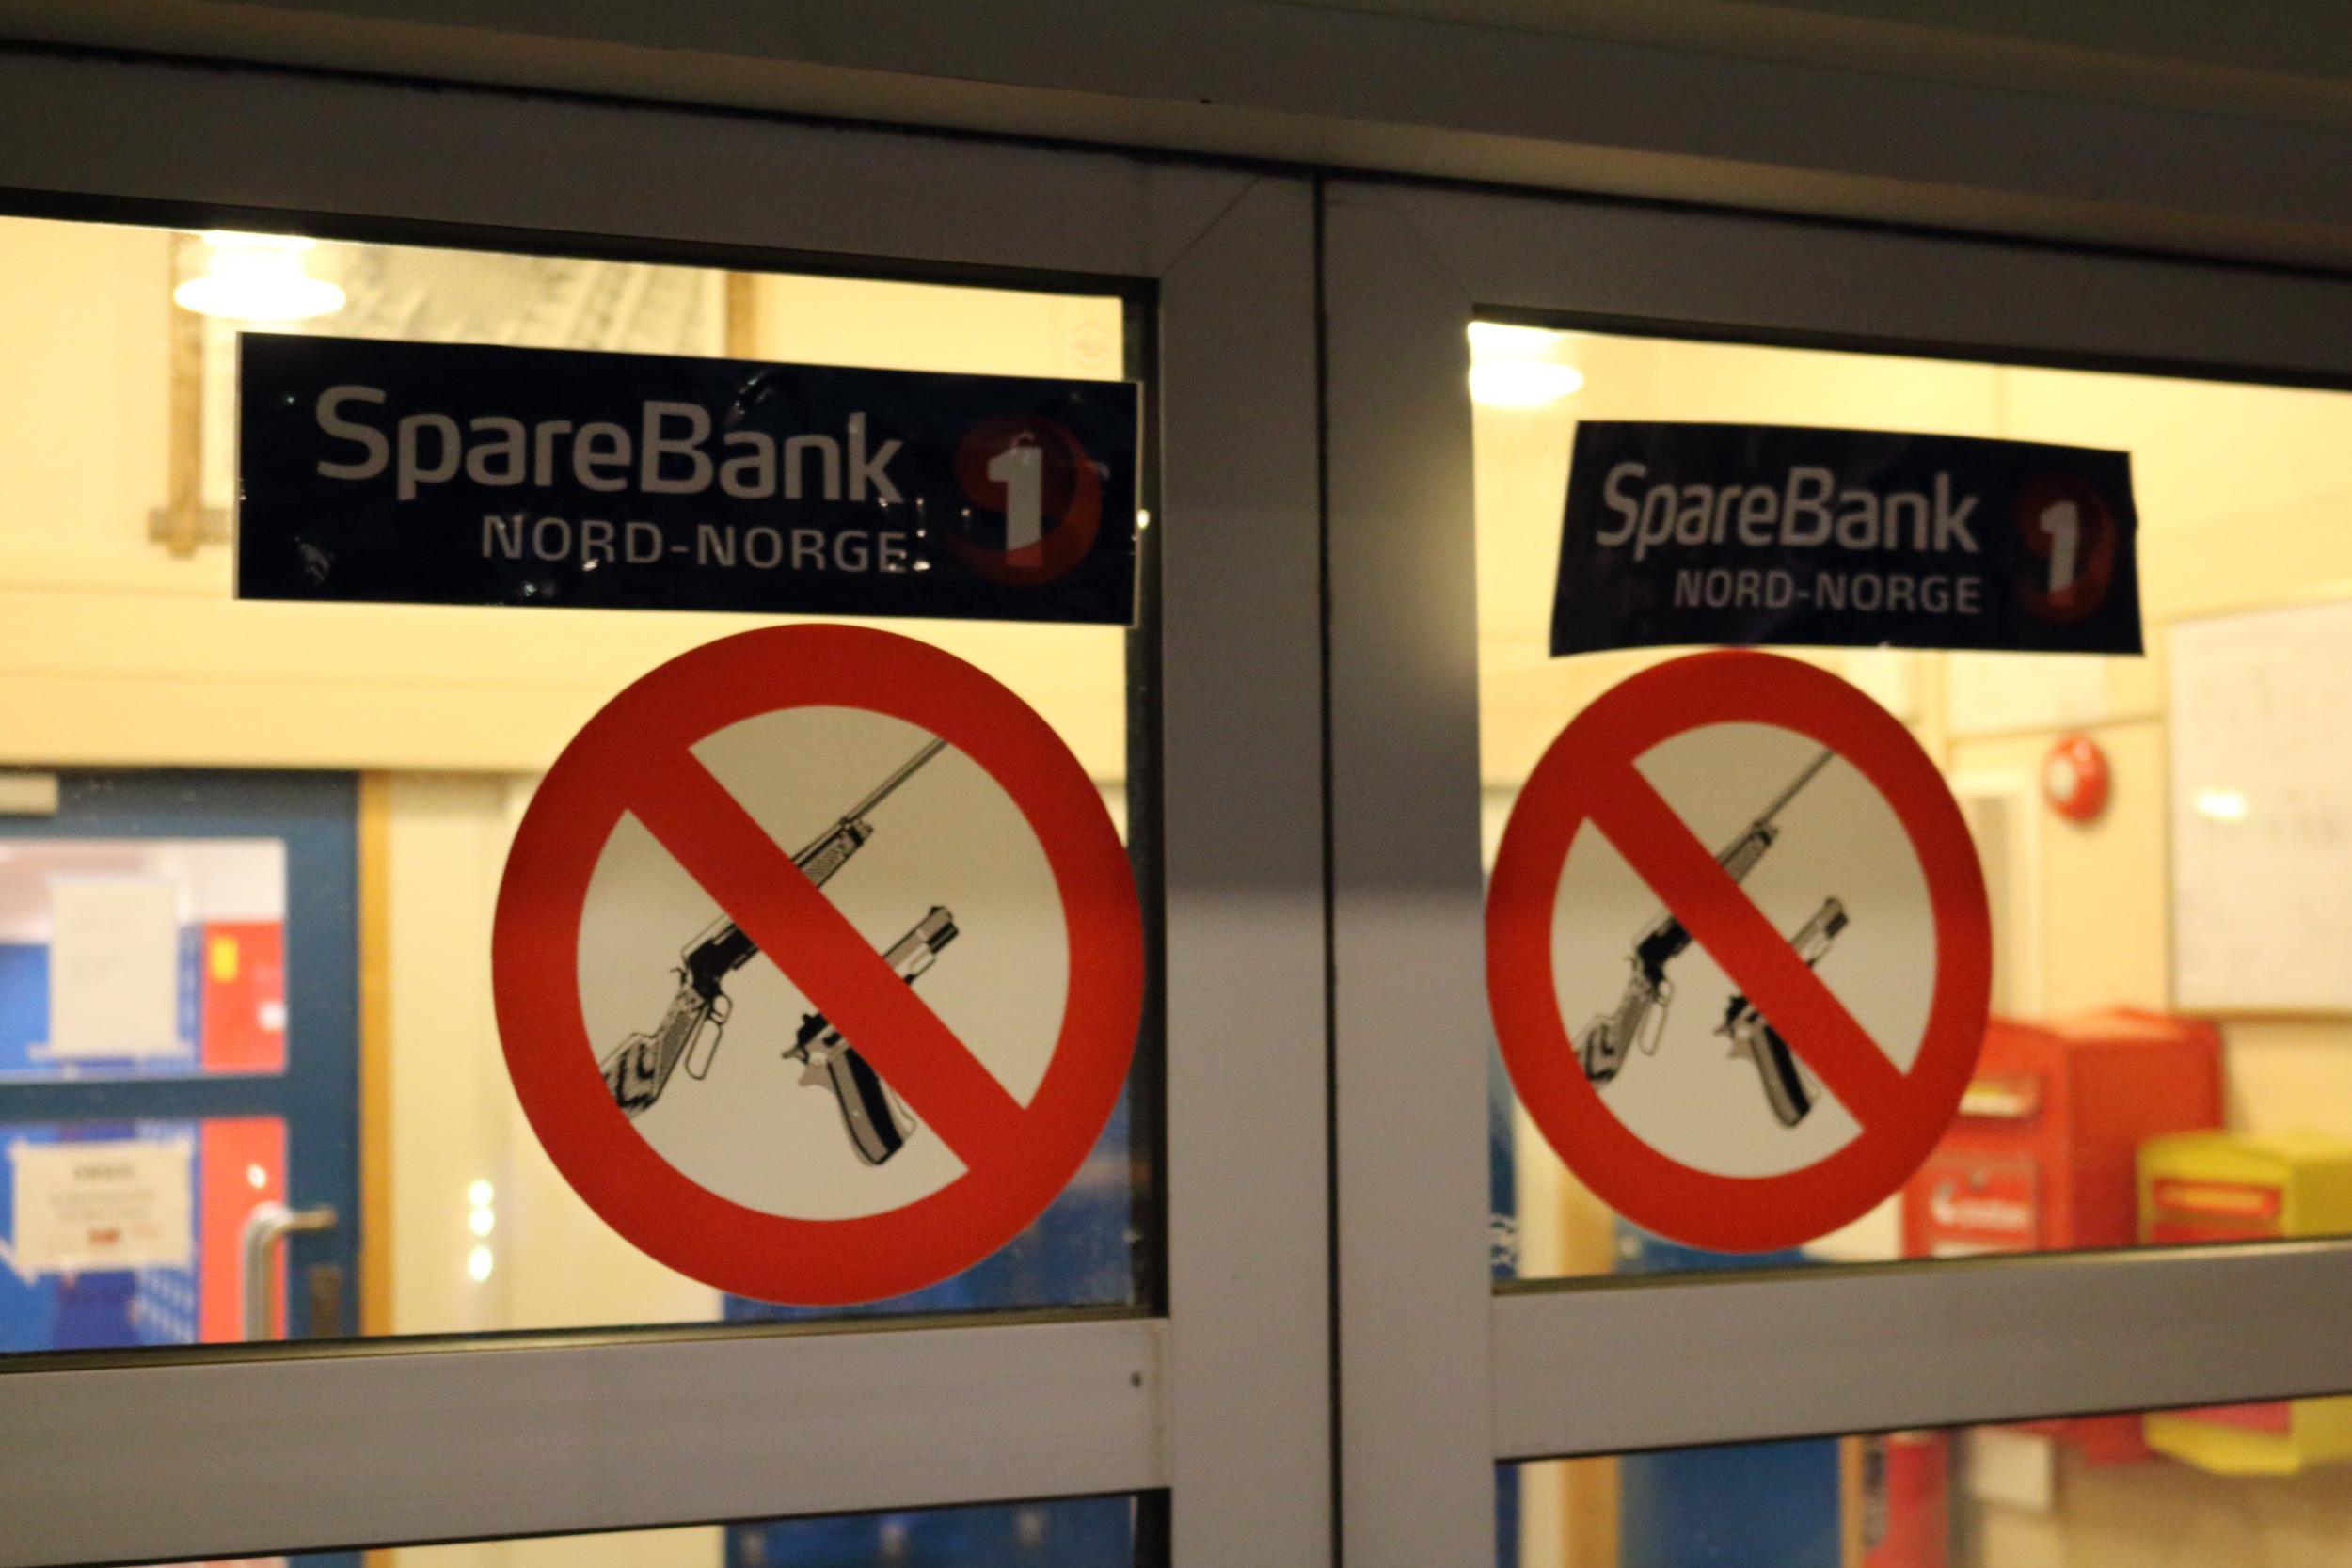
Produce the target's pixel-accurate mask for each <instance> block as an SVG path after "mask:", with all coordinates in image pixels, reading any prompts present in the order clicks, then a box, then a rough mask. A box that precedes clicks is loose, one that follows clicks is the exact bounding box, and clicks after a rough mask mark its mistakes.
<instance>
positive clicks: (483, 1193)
mask: <svg viewBox="0 0 2352 1568" xmlns="http://www.w3.org/2000/svg"><path fill="white" fill-rule="evenodd" d="M496 1196H498V1194H497V1192H496V1190H495V1189H493V1188H492V1187H491V1185H490V1184H489V1183H488V1182H487V1181H485V1180H482V1179H481V1178H480V1177H478V1176H477V1177H475V1178H474V1179H473V1180H472V1181H471V1182H469V1184H468V1185H467V1187H466V1201H467V1202H468V1203H470V1204H472V1205H473V1206H474V1207H475V1208H477V1209H487V1208H488V1207H489V1206H490V1199H492V1198H493V1197H496Z"/></svg>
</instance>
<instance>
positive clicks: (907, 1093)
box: [628, 752, 1025, 1170]
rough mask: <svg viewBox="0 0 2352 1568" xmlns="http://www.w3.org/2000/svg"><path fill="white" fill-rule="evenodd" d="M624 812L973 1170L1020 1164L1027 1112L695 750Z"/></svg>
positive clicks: (634, 793) (634, 792) (644, 785)
mask: <svg viewBox="0 0 2352 1568" xmlns="http://www.w3.org/2000/svg"><path fill="white" fill-rule="evenodd" d="M628 802H629V809H630V810H631V811H632V812H634V813H635V814H636V816H637V819H638V820H639V821H641V822H643V823H644V825H645V826H646V828H647V829H649V830H650V831H651V832H652V833H653V836H654V837H655V838H657V839H659V840H660V843H661V847H663V848H665V849H667V850H668V851H669V852H670V853H671V854H672V855H673V856H674V857H675V859H676V860H677V863H678V864H680V865H681V866H683V867H685V868H686V872H687V874H688V875H689V876H691V877H692V878H693V879H694V880H695V881H697V882H699V883H701V884H702V887H703V890H704V891H705V892H707V893H708V894H709V895H711V896H712V897H713V898H715V899H717V900H718V901H719V907H720V908H721V909H723V910H724V911H726V913H727V918H728V919H730V920H732V921H734V922H735V923H736V924H737V925H738V926H740V927H743V929H744V930H745V931H747V932H749V933H750V935H751V939H752V940H753V941H754V942H757V943H758V944H759V951H760V952H761V954H762V955H764V956H765V957H766V958H767V959H768V960H769V961H770V962H771V963H772V964H774V965H775V966H776V967H777V968H778V969H780V970H782V971H783V972H784V974H785V977H786V978H787V979H788V980H790V981H791V982H792V983H793V984H794V985H795V986H798V987H799V988H800V990H801V994H802V995H803V996H805V997H807V998H808V999H809V1001H810V1002H812V1003H813V1004H815V1005H816V1007H817V1009H818V1011H819V1012H821V1013H823V1014H824V1015H825V1017H826V1019H827V1020H829V1021H830V1022H832V1023H833V1025H834V1028H836V1029H839V1030H840V1031H841V1037H842V1038H843V1039H845V1040H847V1041H848V1042H849V1043H850V1044H851V1045H853V1046H855V1047H857V1049H858V1050H859V1051H860V1052H862V1053H864V1054H865V1056H866V1061H867V1062H869V1063H871V1064H872V1066H873V1069H874V1070H875V1071H876V1072H878V1073H880V1074H881V1075H882V1080H883V1082H885V1083H887V1084H888V1085H890V1086H891V1087H892V1088H894V1089H896V1090H897V1091H898V1094H899V1096H900V1097H901V1098H902V1099H904V1100H905V1101H906V1102H907V1104H908V1106H909V1107H910V1108H911V1109H912V1110H913V1111H914V1114H915V1115H916V1116H918V1117H922V1118H923V1121H924V1123H925V1124H926V1125H927V1126H929V1127H930V1129H931V1130H932V1131H934V1132H937V1133H938V1134H939V1135H940V1136H941V1137H942V1138H945V1139H946V1141H947V1147H948V1148H952V1149H953V1150H955V1152H956V1157H957V1158H958V1159H960V1160H961V1161H962V1162H963V1164H964V1165H965V1166H966V1168H968V1169H973V1170H977V1169H979V1168H980V1167H982V1166H984V1165H992V1164H995V1163H996V1162H999V1161H1003V1160H1009V1159H1017V1158H1019V1150H1020V1148H1021V1147H1022V1146H1021V1142H1020V1139H1021V1133H1022V1127H1021V1120H1022V1117H1023V1116H1024V1115H1025V1113H1024V1112H1023V1110H1022V1108H1021V1102H1020V1101H1016V1100H1015V1099H1013V1098H1012V1096H1011V1095H1009V1094H1008V1093H1007V1092H1005V1086H1004V1085H1002V1084H999V1083H998V1082H997V1081H996V1078H995V1075H994V1074H993V1073H992V1072H990V1071H989V1070H988V1069H987V1068H985V1067H983V1066H981V1065H980V1062H979V1059H978V1058H977V1057H976V1056H974V1055H973V1054H972V1053H971V1052H969V1051H967V1050H966V1049H964V1045H963V1042H962V1041H961V1040H959V1039H958V1038H956V1037H955V1034H954V1033H953V1032H952V1031H951V1030H949V1029H948V1027H947V1026H946V1024H945V1023H942V1022H940V1020H939V1015H938V1014H937V1013H934V1012H932V1011H931V1009H930V1006H927V1005H926V1004H925V1003H924V1001H923V999H922V998H921V997H920V996H918V995H916V994H915V991H914V987H912V986H910V985H908V984H907V983H906V982H905V981H904V980H902V979H900V978H899V977H898V974H897V972H896V971H894V970H893V969H892V968H891V967H890V965H889V964H888V963H886V962H884V961H883V959H882V955H881V954H879V953H877V952H875V951H874V949H873V948H872V946H870V945H869V944H868V943H867V942H866V939H865V938H864V937H862V936H860V935H858V932H857V928H856V927H853V926H851V925H850V923H849V922H848V921H847V920H845V919H843V918H842V916H841V911H838V910H836V909H834V907H833V904H832V901H831V900H829V899H828V898H826V896H825V895H823V894H822V893H820V892H818V888H817V885H816V884H815V883H814V882H812V881H810V880H809V879H808V877H807V876H806V874H805V873H803V871H802V870H801V868H800V867H799V866H797V865H794V864H793V863H792V857H791V856H789V855H787V854H786V853H785V852H784V850H783V849H781V848H780V847H777V845H776V841H775V840H774V839H772V838H770V837H769V836H768V834H767V832H766V831H765V830H764V829H762V828H761V827H760V825H759V824H758V823H757V822H756V821H755V820H754V819H753V817H752V815H751V814H750V813H749V812H747V811H745V810H744V809H743V807H742V804H741V803H740V802H739V801H738V800H736V798H735V797H734V796H733V795H731V794H729V793H728V792H727V789H726V786H725V785H723V784H721V783H720V782H719V781H718V780H717V779H716V778H714V777H713V776H712V775H711V772H710V769H708V768H705V767H704V766H703V765H702V763H701V761H700V760H699V759H698V758H696V757H695V756H694V755H693V754H692V753H691V752H680V753H678V754H677V756H676V757H675V760H674V761H673V762H672V763H671V765H670V766H668V767H666V768H664V767H655V768H647V769H645V770H644V771H643V772H642V773H639V774H638V775H637V776H636V777H635V778H634V779H633V780H632V782H631V784H630V787H629V789H628Z"/></svg>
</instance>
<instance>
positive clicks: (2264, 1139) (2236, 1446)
mask: <svg viewBox="0 0 2352 1568" xmlns="http://www.w3.org/2000/svg"><path fill="white" fill-rule="evenodd" d="M2347 1232H2352V1143H2345V1142H2344V1141H2343V1140H2342V1139H2340V1138H2323V1137H2319V1136H2317V1135H2315V1134H2310V1133H2280V1134H2273V1135H2270V1136H2255V1135H2253V1134H2250V1133H2243V1132H2176V1133H2172V1134H2169V1135H2168V1136H2165V1137H2161V1138H2151V1139H2150V1140H2149V1141H2148V1142H2146V1143H2145V1144H2142V1145H2141V1146H2140V1149H2139V1237H2140V1240H2141V1241H2143V1242H2147V1243H2154V1244H2159V1245H2176V1244H2180V1243H2195V1242H2235V1241H2268V1240H2274V1239H2277V1238H2280V1237H2294V1236H2339V1235H2344V1234H2345V1233H2347ZM2141 1424H2142V1427H2143V1429H2144V1431H2145V1434H2146V1436H2147V1439H2148V1446H2149V1447H2150V1448H2152V1449H2155V1450H2156V1451H2157V1452H2158V1453H2164V1454H2169V1455H2171V1456H2172V1457H2173V1458H2174V1459H2177V1460H2180V1461H2182V1462H2183V1463H2184V1464H2188V1465H2196V1466H2197V1467H2198V1468H2199V1469H2201V1470H2210V1471H2213V1472H2214V1473H2215V1474H2217V1475H2225V1476H2287V1475H2293V1474H2295V1473H2296V1471H2298V1470H2301V1469H2303V1468H2304V1467H2306V1466H2307V1465H2319V1464H2324V1463H2326V1462H2328V1461H2329V1460H2335V1459H2352V1395H2340V1396H2336V1397H2332V1398H2328V1399H2309V1400H2265V1401H2262V1402H2255V1403H2250V1404H2220V1405H2207V1406H2204V1407H2202V1408H2200V1409H2195V1410H2169V1411H2164V1412H2161V1413H2159V1414H2154V1415H2150V1416H2147V1417H2145V1418H2142V1422H2141Z"/></svg>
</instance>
